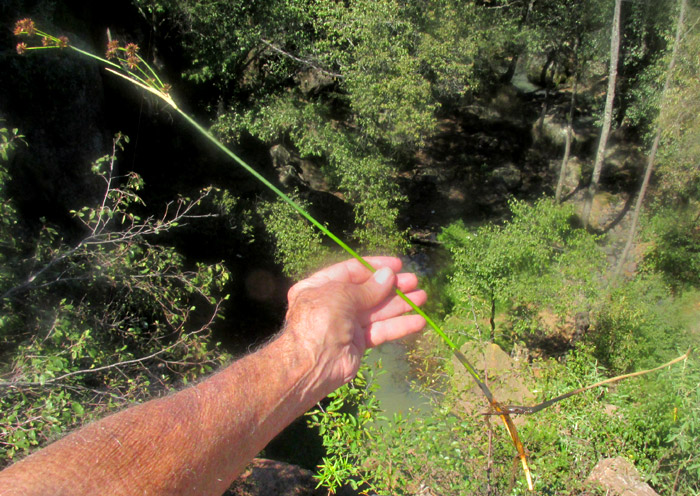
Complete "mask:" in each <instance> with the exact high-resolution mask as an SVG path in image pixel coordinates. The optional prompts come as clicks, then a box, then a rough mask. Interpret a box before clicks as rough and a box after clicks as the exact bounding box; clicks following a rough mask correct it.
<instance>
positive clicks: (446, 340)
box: [175, 107, 493, 402]
mask: <svg viewBox="0 0 700 496" xmlns="http://www.w3.org/2000/svg"><path fill="white" fill-rule="evenodd" d="M175 110H176V111H177V112H178V113H179V114H180V115H181V116H182V117H183V118H184V119H185V120H186V121H187V122H189V123H190V124H191V125H192V126H194V127H195V128H196V129H197V131H199V132H200V133H202V134H203V135H204V136H206V137H207V138H208V139H209V140H210V141H211V142H212V143H214V144H215V145H216V146H217V147H218V148H219V149H220V150H221V151H222V152H224V153H225V154H226V155H228V156H229V157H230V158H232V159H233V160H234V161H235V162H236V163H238V165H240V166H241V167H243V168H244V169H245V170H247V171H248V172H249V173H250V174H252V175H253V176H254V177H255V178H256V179H257V180H259V181H260V182H261V183H263V184H264V185H265V186H267V187H268V188H269V189H271V190H272V191H273V192H274V193H275V194H276V195H277V196H279V197H280V198H281V199H282V200H284V201H285V202H286V203H288V204H289V205H290V206H291V207H292V208H294V210H296V211H297V212H298V213H299V214H301V215H302V216H303V217H304V218H306V219H307V220H308V221H309V222H311V223H312V224H313V225H314V226H316V227H317V228H318V229H319V230H320V231H321V232H322V233H323V234H325V235H326V236H328V237H329V238H330V239H332V240H333V241H335V242H336V243H337V244H338V245H339V246H340V247H341V248H342V249H343V250H345V251H346V252H347V253H349V254H350V255H351V256H352V257H353V258H355V259H356V260H357V261H358V262H360V263H361V264H362V265H363V266H365V267H366V268H367V269H369V270H370V271H372V272H375V271H376V269H375V268H374V267H372V265H371V264H370V263H369V262H367V261H366V260H365V259H364V258H362V256H361V255H360V254H359V253H357V252H356V251H355V250H353V249H352V248H350V246H348V245H347V244H346V243H345V242H344V241H343V240H342V239H340V238H339V237H337V236H336V235H335V234H333V233H332V232H331V231H329V230H328V228H327V227H326V226H324V225H323V224H321V223H320V222H319V221H317V220H316V219H315V218H314V217H312V216H311V214H309V213H308V212H307V211H306V210H304V209H303V208H302V207H301V206H300V205H299V204H298V203H296V202H295V201H294V200H292V199H291V198H290V197H289V195H287V194H286V193H284V192H283V191H282V190H280V189H279V188H278V187H277V186H275V185H274V184H272V183H271V182H270V181H268V180H267V179H265V177H263V176H262V175H261V174H260V173H259V172H258V171H256V170H255V169H253V168H252V167H251V166H250V165H248V164H247V163H246V162H245V161H244V160H243V159H241V158H240V157H239V156H238V155H236V154H235V153H233V152H232V151H231V150H229V149H228V148H227V147H226V146H225V145H224V144H223V143H221V142H220V141H219V140H218V139H217V138H216V137H215V136H214V135H213V134H211V133H210V132H209V131H208V130H206V129H205V128H204V127H202V126H200V125H199V123H197V121H195V120H194V119H193V118H192V117H190V116H189V115H188V114H187V113H186V112H184V111H183V110H181V109H180V108H178V107H175ZM395 291H396V294H397V295H398V296H399V298H401V299H402V300H403V301H405V302H406V303H407V304H408V305H409V306H410V307H411V308H412V309H413V310H414V311H415V312H416V313H417V314H418V315H420V316H421V317H423V318H424V319H425V321H426V323H427V324H428V325H429V326H430V327H431V328H432V329H433V330H434V331H435V332H437V334H438V335H439V336H440V337H441V338H442V340H443V342H444V343H445V344H446V345H447V346H448V347H449V348H450V349H451V350H452V352H453V353H454V355H455V356H456V357H457V359H458V360H459V362H460V363H461V364H462V365H464V367H465V368H466V369H467V371H468V372H469V373H470V374H471V375H472V377H473V378H474V380H476V382H477V384H478V385H479V387H480V388H481V390H482V391H483V392H484V394H485V395H486V398H487V399H488V400H489V402H492V401H493V394H491V391H490V390H489V389H488V387H487V386H486V384H484V382H483V381H482V380H481V377H479V374H478V373H477V372H476V370H475V369H474V367H472V365H471V364H470V363H469V360H467V358H466V357H465V356H464V354H463V353H462V352H460V351H459V349H458V348H457V345H456V344H455V343H454V341H452V340H451V339H450V337H449V336H448V335H447V334H445V331H443V330H442V329H441V328H440V326H439V325H437V324H436V323H435V321H434V320H433V319H431V318H430V317H429V316H428V315H427V314H426V313H425V312H424V311H423V310H422V309H421V308H420V307H419V306H418V305H416V304H415V303H413V302H412V301H411V299H410V298H409V297H408V296H406V294H405V293H404V292H403V291H401V290H400V289H398V288H396V289H395Z"/></svg>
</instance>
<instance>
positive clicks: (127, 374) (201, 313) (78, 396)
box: [0, 129, 228, 465]
mask: <svg viewBox="0 0 700 496" xmlns="http://www.w3.org/2000/svg"><path fill="white" fill-rule="evenodd" d="M0 139H2V143H1V144H2V160H3V161H2V163H0V188H1V189H0V191H1V192H2V195H3V196H2V199H1V204H2V208H3V212H2V213H3V215H2V219H3V220H2V224H1V225H0V239H2V240H3V243H2V244H1V245H0V261H1V262H2V265H1V266H0V293H1V298H2V301H1V304H2V315H1V316H0V344H1V347H0V363H2V366H1V368H0V374H1V376H2V382H0V411H1V412H2V414H1V415H0V457H1V458H2V462H1V463H2V464H3V465H4V464H7V463H8V462H10V461H11V460H12V459H13V458H15V457H16V456H18V455H21V454H25V453H27V452H28V451H30V450H31V449H34V448H35V447H36V446H40V445H42V444H45V443H46V442H48V441H50V440H51V439H52V438H55V437H56V436H57V435H58V434H59V433H61V432H63V431H65V430H66V429H68V428H70V427H71V426H73V425H76V424H80V423H82V422H84V421H85V420H86V419H89V418H92V417H94V416H97V415H100V414H102V413H104V412H105V411H109V410H111V409H114V408H117V407H120V406H124V405H126V404H129V403H131V402H134V401H137V400H142V399H147V398H150V397H152V396H154V395H156V396H157V395H160V394H164V393H166V392H167V391H169V390H171V389H172V388H173V387H175V386H177V385H180V384H182V383H186V382H188V381H191V380H193V379H195V378H197V377H199V376H200V375H202V374H204V373H206V372H208V371H210V370H212V368H213V367H215V366H216V365H217V364H220V363H221V361H222V360H224V359H225V355H224V354H222V353H221V352H220V351H218V350H217V349H216V348H212V346H211V344H212V343H211V342H210V337H211V325H212V323H213V321H214V320H215V319H217V318H218V317H219V307H220V304H221V302H222V297H221V296H217V293H218V292H219V290H220V289H221V288H222V285H223V284H224V283H225V282H226V280H227V278H228V273H227V271H226V269H225V268H224V267H223V265H221V264H213V265H205V264H189V263H187V262H186V261H185V259H184V258H183V257H182V256H181V255H180V254H178V253H177V251H176V250H174V249H173V248H172V247H168V246H164V245H160V244H158V236H159V235H161V234H163V233H166V232H168V231H171V230H173V229H175V228H176V227H177V225H178V223H182V222H185V221H186V220H188V219H191V218H192V217H193V216H195V215H197V214H201V213H202V212H198V209H199V208H200V204H201V203H202V200H203V199H204V198H205V197H206V196H207V195H208V194H209V193H210V190H205V191H203V192H202V193H201V195H200V196H199V197H198V198H194V199H187V198H179V199H177V200H175V201H173V202H171V203H170V204H169V205H167V206H166V208H165V210H164V212H163V213H162V215H160V216H157V217H155V216H153V217H151V216H149V217H146V218H141V217H139V215H137V213H135V212H136V211H137V210H138V209H137V208H136V207H138V205H139V204H140V203H141V200H140V198H139V196H138V191H139V190H140V189H141V188H142V187H143V181H142V180H141V179H140V178H139V177H138V176H137V175H135V174H129V175H128V176H126V177H117V176H115V174H114V171H115V170H116V168H115V161H116V154H117V152H118V150H119V148H120V147H121V144H122V143H123V141H124V139H123V138H122V137H121V136H117V138H115V141H114V150H113V151H112V154H111V155H107V156H105V157H103V158H101V159H99V160H97V161H96V162H95V164H94V165H93V166H92V171H93V173H95V174H96V177H97V178H99V182H100V184H101V188H102V191H101V197H102V198H101V201H100V202H99V203H98V204H96V205H92V206H89V207H84V208H82V209H80V210H77V211H75V212H73V214H74V216H75V218H76V220H77V221H78V222H79V223H80V224H81V225H82V231H83V234H82V237H81V238H80V240H79V241H77V242H74V243H71V244H69V243H68V242H66V241H64V239H63V236H62V234H61V228H60V227H59V226H55V227H54V226H50V225H48V224H46V223H44V225H43V226H42V227H41V229H40V230H39V232H38V233H37V234H36V235H30V234H28V233H31V232H32V231H31V230H30V229H27V228H26V226H23V224H22V220H21V219H20V218H19V217H18V216H17V215H16V212H15V211H14V209H13V208H12V198H9V197H8V196H7V193H6V191H7V190H6V184H7V181H8V179H9V176H8V174H7V171H6V169H5V163H6V162H7V160H8V159H9V158H10V156H9V153H8V152H10V151H11V149H12V147H13V146H14V145H16V143H17V141H18V137H17V136H16V135H13V134H11V133H9V132H8V131H7V130H5V129H2V130H1V131H0Z"/></svg>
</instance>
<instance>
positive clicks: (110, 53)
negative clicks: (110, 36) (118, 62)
mask: <svg viewBox="0 0 700 496" xmlns="http://www.w3.org/2000/svg"><path fill="white" fill-rule="evenodd" d="M117 50H119V40H112V41H110V42H109V43H107V53H106V54H105V58H106V59H107V60H112V59H116V58H117Z"/></svg>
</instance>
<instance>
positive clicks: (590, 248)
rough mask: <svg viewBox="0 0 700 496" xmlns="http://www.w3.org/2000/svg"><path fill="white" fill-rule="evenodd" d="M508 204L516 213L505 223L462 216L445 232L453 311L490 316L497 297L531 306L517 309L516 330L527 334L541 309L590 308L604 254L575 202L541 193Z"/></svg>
mask: <svg viewBox="0 0 700 496" xmlns="http://www.w3.org/2000/svg"><path fill="white" fill-rule="evenodd" d="M510 207H511V212H512V218H511V219H510V220H509V221H507V222H505V223H504V224H503V225H501V226H496V225H493V224H487V225H484V226H482V227H479V228H477V229H472V230H470V229H467V228H466V227H465V226H464V225H463V224H462V223H459V222H458V223H456V224H452V225H450V226H448V227H446V228H445V229H444V230H443V233H442V234H441V236H440V239H441V240H442V241H443V242H444V243H445V246H446V248H447V249H448V250H449V251H450V253H451V255H452V260H453V270H452V275H451V277H450V283H449V287H448V290H447V291H448V293H449V295H450V296H451V298H452V302H453V312H454V313H455V314H457V315H465V314H469V313H472V312H474V311H475V312H476V314H477V315H478V316H479V317H480V318H481V319H484V318H486V317H487V316H488V317H489V318H490V319H493V318H494V317H495V315H494V314H493V310H494V307H495V305H496V304H501V305H504V304H505V305H507V306H509V307H511V308H515V309H518V308H520V309H521V310H522V309H525V310H527V309H530V310H532V309H533V308H534V309H535V311H534V312H532V311H528V312H526V313H522V312H521V313H520V315H519V317H520V318H519V319H518V321H517V322H516V326H515V328H514V329H513V331H514V332H515V333H516V334H520V335H522V334H523V333H525V334H527V332H526V331H533V330H535V329H537V327H538V326H539V324H538V322H537V311H539V310H544V309H551V310H552V311H554V313H555V314H556V315H557V316H559V318H561V319H563V318H565V317H566V316H567V315H571V314H572V313H575V312H578V311H582V310H585V309H586V308H587V307H588V306H589V305H590V304H591V301H592V299H593V298H594V297H595V296H596V295H597V288H598V285H599V280H598V278H597V274H598V273H599V271H600V270H601V268H602V263H603V255H602V252H601V250H600V249H599V248H598V247H597V246H596V238H595V236H591V235H590V234H588V233H587V232H586V231H585V230H583V229H581V228H579V227H577V226H576V224H575V222H576V221H575V217H574V212H573V208H572V207H571V206H567V205H557V204H556V203H555V202H554V201H552V200H550V199H542V200H539V201H538V202H537V203H535V204H534V205H529V204H527V203H526V202H520V201H511V202H510ZM489 313H490V315H489ZM493 330H494V329H493V328H492V331H493Z"/></svg>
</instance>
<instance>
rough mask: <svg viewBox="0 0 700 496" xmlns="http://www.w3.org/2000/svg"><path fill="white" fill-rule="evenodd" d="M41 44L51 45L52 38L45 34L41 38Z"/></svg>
mask: <svg viewBox="0 0 700 496" xmlns="http://www.w3.org/2000/svg"><path fill="white" fill-rule="evenodd" d="M41 45H42V46H45V47H47V46H51V40H50V39H49V37H48V36H44V37H42V38H41Z"/></svg>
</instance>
